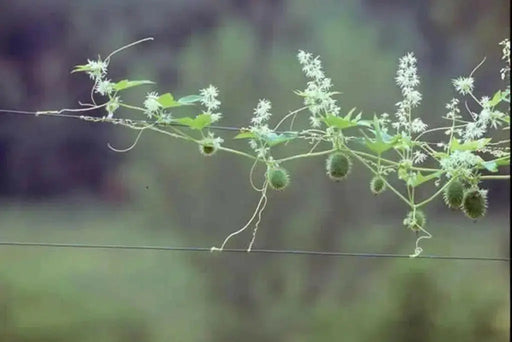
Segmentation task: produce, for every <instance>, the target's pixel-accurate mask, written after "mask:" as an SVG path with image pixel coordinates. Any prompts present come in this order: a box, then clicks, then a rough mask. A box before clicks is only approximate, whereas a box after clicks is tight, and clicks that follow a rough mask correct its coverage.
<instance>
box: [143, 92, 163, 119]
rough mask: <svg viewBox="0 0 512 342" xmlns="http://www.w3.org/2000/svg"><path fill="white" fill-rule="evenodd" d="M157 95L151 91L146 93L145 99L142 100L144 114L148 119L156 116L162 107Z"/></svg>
mask: <svg viewBox="0 0 512 342" xmlns="http://www.w3.org/2000/svg"><path fill="white" fill-rule="evenodd" d="M158 97H159V96H158V93H157V92H155V91H152V92H150V93H148V94H147V95H146V99H145V100H144V109H145V110H144V114H146V115H147V117H148V118H150V119H151V118H153V117H154V116H157V115H158V114H159V113H160V109H161V108H162V104H161V103H160V102H158Z"/></svg>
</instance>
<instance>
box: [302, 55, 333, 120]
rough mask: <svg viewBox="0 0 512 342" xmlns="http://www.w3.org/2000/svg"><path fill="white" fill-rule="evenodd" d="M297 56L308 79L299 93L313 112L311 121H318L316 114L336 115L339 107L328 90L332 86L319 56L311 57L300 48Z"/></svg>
mask: <svg viewBox="0 0 512 342" xmlns="http://www.w3.org/2000/svg"><path fill="white" fill-rule="evenodd" d="M297 58H298V60H299V63H300V64H301V65H302V71H303V72H304V74H305V75H306V77H308V78H309V79H310V81H308V82H307V87H306V89H305V90H304V91H303V92H302V94H301V95H303V96H304V105H305V106H307V107H308V109H309V111H310V112H311V114H313V115H312V118H315V119H311V122H312V123H314V124H315V125H317V123H319V120H318V119H317V118H316V117H317V116H318V115H323V114H331V115H338V114H339V112H340V108H339V106H338V105H337V104H336V100H334V99H333V98H332V97H331V96H332V95H333V93H331V92H330V91H329V90H330V89H331V88H332V86H333V85H332V81H331V79H330V78H328V77H326V76H325V73H324V71H323V68H322V62H321V61H320V57H318V56H317V57H315V58H313V56H312V55H311V54H310V53H308V52H304V51H302V50H300V51H299V53H298V54H297ZM314 127H318V126H314Z"/></svg>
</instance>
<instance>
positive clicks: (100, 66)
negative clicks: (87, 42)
mask: <svg viewBox="0 0 512 342" xmlns="http://www.w3.org/2000/svg"><path fill="white" fill-rule="evenodd" d="M86 67H87V69H89V71H87V75H89V76H90V77H91V79H92V80H94V81H95V82H98V81H100V80H101V79H103V78H104V77H105V75H106V74H107V67H108V62H105V61H102V60H101V59H100V58H98V60H97V61H92V60H90V59H88V60H87V64H86Z"/></svg>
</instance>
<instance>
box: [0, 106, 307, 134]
mask: <svg viewBox="0 0 512 342" xmlns="http://www.w3.org/2000/svg"><path fill="white" fill-rule="evenodd" d="M0 113H3V114H15V115H27V116H35V117H38V116H49V117H62V118H73V119H82V118H81V115H67V114H56V113H44V112H38V113H36V112H30V111H23V110H2V109H0ZM98 119H101V118H100V117H98ZM130 121H131V122H134V123H140V124H148V122H147V121H144V120H132V119H130ZM105 122H109V119H105ZM156 126H161V127H165V126H175V127H184V128H189V126H188V125H185V124H181V123H178V122H171V123H157V124H156ZM207 128H211V129H215V130H220V131H233V132H240V131H244V130H248V128H246V127H232V126H216V125H211V126H208V127H207ZM275 132H276V133H284V132H283V131H275ZM297 133H298V132H297Z"/></svg>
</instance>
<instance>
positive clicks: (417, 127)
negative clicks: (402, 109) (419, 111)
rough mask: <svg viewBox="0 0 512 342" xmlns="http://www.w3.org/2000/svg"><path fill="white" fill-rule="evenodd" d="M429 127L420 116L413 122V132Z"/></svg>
mask: <svg viewBox="0 0 512 342" xmlns="http://www.w3.org/2000/svg"><path fill="white" fill-rule="evenodd" d="M426 129H427V124H426V123H424V122H423V121H421V119H420V118H416V119H414V120H413V121H412V123H411V130H412V132H413V133H420V132H423V131H425V130H426Z"/></svg>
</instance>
